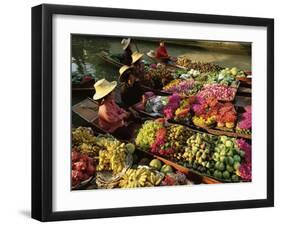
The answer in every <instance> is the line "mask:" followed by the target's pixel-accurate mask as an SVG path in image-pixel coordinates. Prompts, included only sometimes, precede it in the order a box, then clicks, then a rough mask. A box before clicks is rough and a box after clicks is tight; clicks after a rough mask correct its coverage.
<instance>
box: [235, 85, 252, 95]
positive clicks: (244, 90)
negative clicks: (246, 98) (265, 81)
mask: <svg viewBox="0 0 281 226" xmlns="http://www.w3.org/2000/svg"><path fill="white" fill-rule="evenodd" d="M240 93H250V94H251V93H252V88H250V87H242V86H240V87H239V89H238V94H240Z"/></svg>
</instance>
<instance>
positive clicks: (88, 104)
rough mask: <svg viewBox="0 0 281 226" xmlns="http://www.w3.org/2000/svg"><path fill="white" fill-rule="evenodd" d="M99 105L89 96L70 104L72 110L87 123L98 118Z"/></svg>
mask: <svg viewBox="0 0 281 226" xmlns="http://www.w3.org/2000/svg"><path fill="white" fill-rule="evenodd" d="M98 110H99V106H98V104H97V103H95V102H94V101H93V100H91V99H90V98H87V99H85V100H83V101H81V102H80V103H78V104H76V105H74V106H72V111H73V112H75V113H76V114H78V115H79V116H80V117H81V118H83V119H85V120H86V121H87V122H89V123H93V122H94V121H95V120H96V119H97V118H98Z"/></svg>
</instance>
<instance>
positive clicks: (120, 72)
mask: <svg viewBox="0 0 281 226" xmlns="http://www.w3.org/2000/svg"><path fill="white" fill-rule="evenodd" d="M131 68H132V66H127V65H124V66H122V67H121V68H120V69H119V80H120V81H123V80H124V73H125V72H126V71H128V70H129V69H131Z"/></svg>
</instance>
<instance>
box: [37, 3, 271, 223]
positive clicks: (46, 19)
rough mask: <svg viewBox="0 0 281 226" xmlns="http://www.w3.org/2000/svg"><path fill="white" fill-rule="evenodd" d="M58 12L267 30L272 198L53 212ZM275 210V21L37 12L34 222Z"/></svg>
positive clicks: (67, 10) (86, 10)
mask: <svg viewBox="0 0 281 226" xmlns="http://www.w3.org/2000/svg"><path fill="white" fill-rule="evenodd" d="M55 14H63V15H80V16H98V17H111V18H134V19H148V20H149V19H151V20H164V21H183V22H196V23H212V24H224V25H225V24H227V25H247V26H258V27H260V26H261V27H266V28H267V150H266V151H267V198H266V199H258V200H247V201H227V202H211V203H195V204H177V205H161V206H143V207H130V208H111V209H96V210H73V211H63V212H54V211H53V210H52V200H53V196H52V110H53V107H52V98H53V94H52V17H53V15H55ZM271 206H274V20H273V19H267V18H252V17H236V16H218V15H203V14H191V13H176V12H160V11H143V10H132V9H117V8H98V7H83V6H67V5H49V4H43V5H39V6H35V7H33V8H32V218H34V219H37V220H40V221H56V220H73V219H86V218H105V217H122V216H134V215H149V214H167V213H180V212H194V211H210V210H228V209H242V208H257V207H271Z"/></svg>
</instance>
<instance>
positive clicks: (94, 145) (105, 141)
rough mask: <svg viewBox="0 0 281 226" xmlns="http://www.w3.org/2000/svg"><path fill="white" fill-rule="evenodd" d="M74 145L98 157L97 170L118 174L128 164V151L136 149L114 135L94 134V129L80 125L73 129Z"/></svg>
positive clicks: (76, 148) (88, 154) (82, 151)
mask: <svg viewBox="0 0 281 226" xmlns="http://www.w3.org/2000/svg"><path fill="white" fill-rule="evenodd" d="M72 147H73V148H74V149H75V150H77V151H78V152H80V153H81V154H85V155H87V156H90V157H94V158H98V159H99V163H98V165H97V167H96V168H97V171H103V170H108V171H113V174H117V173H119V172H121V171H122V170H123V168H124V167H125V164H126V156H127V153H132V152H133V151H134V149H135V147H134V145H133V144H131V143H127V144H125V143H122V142H120V141H119V140H117V139H115V138H114V137H112V136H109V135H108V136H94V135H93V134H92V130H91V129H90V128H86V127H78V128H75V129H73V130H72Z"/></svg>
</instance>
